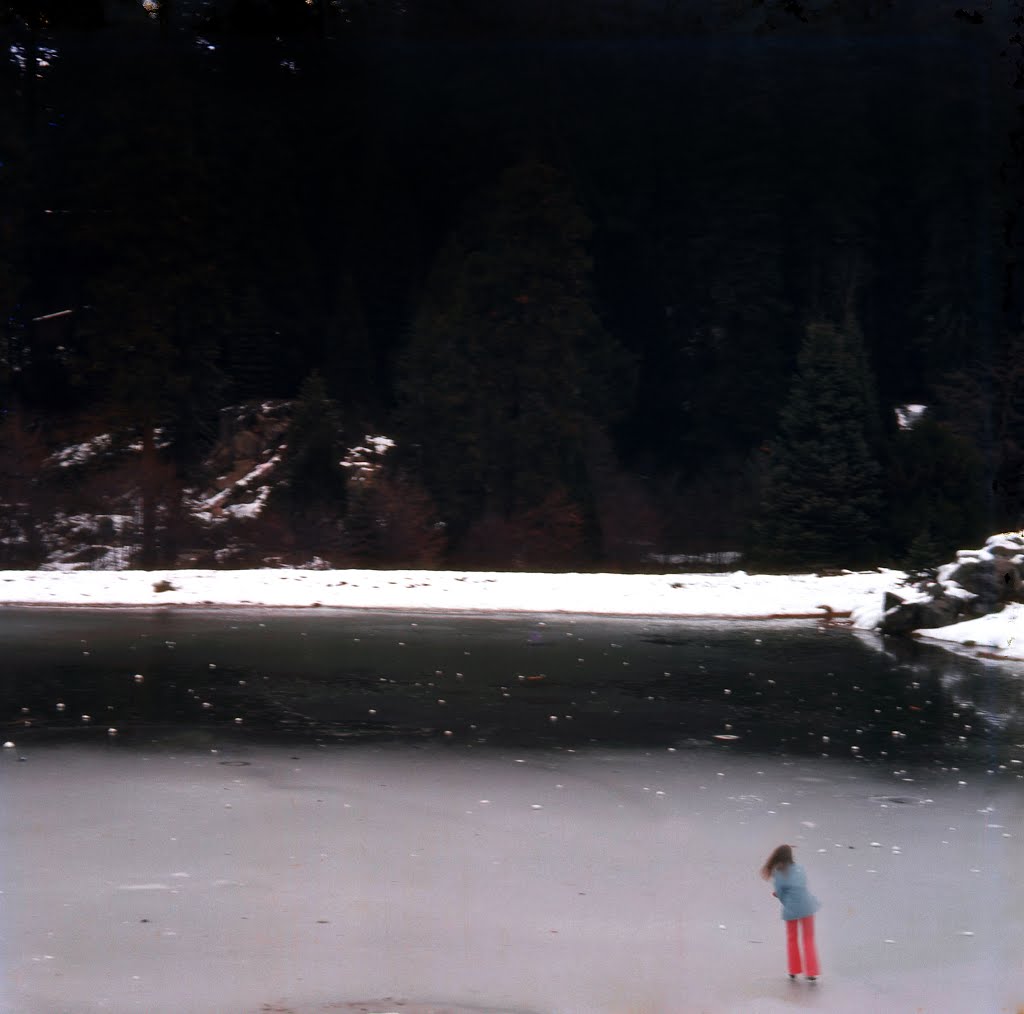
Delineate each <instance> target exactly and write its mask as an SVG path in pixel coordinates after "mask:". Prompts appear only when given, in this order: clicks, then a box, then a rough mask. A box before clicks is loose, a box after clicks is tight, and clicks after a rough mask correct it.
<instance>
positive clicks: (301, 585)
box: [0, 569, 904, 626]
mask: <svg viewBox="0 0 1024 1014" xmlns="http://www.w3.org/2000/svg"><path fill="white" fill-rule="evenodd" d="M903 578H904V575H903V574H902V573H901V572H899V571H893V570H886V571H867V572H858V573H845V574H840V575H837V576H831V577H817V576H815V575H813V574H809V575H788V576H787V575H753V574H747V573H744V572H743V571H737V572H735V573H731V574H521V573H481V572H468V573H461V572H456V571H427V570H421V571H416V570H409V571H377V570H316V571H313V570H280V569H276V570H222V571H221V570H170V571H74V572H56V571H0V604H5V605H48V606H58V605H72V606H101V605H102V606H167V605H176V606H203V605H216V606H229V607H231V606H234V607H239V606H242V607H250V606H284V607H302V606H325V607H331V608H343V609H398V610H443V611H469V612H531V613H550V612H572V613H587V614H594V615H611V616H614V615H620V616H686V617H708V618H711V617H731V616H736V617H747V618H755V617H762V618H769V617H776V616H779V617H784V616H807V615H819V614H821V615H824V614H825V613H826V612H827V609H831V610H832V611H833V612H836V613H848V612H850V611H853V612H854V613H855V615H856V617H857V623H858V625H861V626H871V619H872V617H873V616H875V615H876V614H879V613H880V610H881V605H882V599H883V596H884V593H885V592H886V591H889V590H891V589H893V588H896V587H897V586H898V585H899V583H900V581H902V580H903ZM157 588H164V589H165V590H163V591H157V590H156V589H157ZM826 607H827V609H826Z"/></svg>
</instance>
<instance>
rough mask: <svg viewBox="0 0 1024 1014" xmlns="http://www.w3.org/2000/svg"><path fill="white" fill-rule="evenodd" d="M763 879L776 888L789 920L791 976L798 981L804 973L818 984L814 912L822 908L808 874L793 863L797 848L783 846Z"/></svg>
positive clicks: (768, 864) (764, 870) (763, 872)
mask: <svg viewBox="0 0 1024 1014" xmlns="http://www.w3.org/2000/svg"><path fill="white" fill-rule="evenodd" d="M761 877H762V878H763V879H764V880H770V881H771V882H772V886H773V887H774V888H775V890H774V891H772V894H773V895H774V896H775V897H776V898H778V899H779V901H780V902H781V903H782V918H783V919H785V920H786V953H787V959H788V961H789V977H790V978H791V979H795V978H796V977H797V975H798V974H799V973H800V972H801V971H804V972H806V975H807V978H808V979H809V980H810V981H811V982H814V980H815V979H817V978H818V976H819V975H820V974H821V972H820V970H819V967H818V952H817V950H816V949H815V946H814V913H815V912H817V911H818V909H819V908H821V905H820V904H819V903H818V899H817V898H815V897H814V895H813V894H811V893H810V892H809V891H808V890H807V874H806V873H804V868H803V867H802V866H800V865H799V863H795V862H793V846H792V845H780V846H779V847H778V848H776V849H775V850H774V851H773V852H772V854H771V855H770V856H769V857H768V859H767V861H766V862H765V864H764V866H762V867H761ZM798 933H799V934H800V935H801V936H802V937H803V962H802V963H801V960H800V941H799V940H798V939H797V935H798Z"/></svg>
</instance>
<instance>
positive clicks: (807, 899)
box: [772, 863, 821, 921]
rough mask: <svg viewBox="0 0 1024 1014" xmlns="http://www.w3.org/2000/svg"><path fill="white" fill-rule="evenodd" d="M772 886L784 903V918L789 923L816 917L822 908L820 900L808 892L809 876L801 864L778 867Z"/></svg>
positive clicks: (773, 876)
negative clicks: (794, 920)
mask: <svg viewBox="0 0 1024 1014" xmlns="http://www.w3.org/2000/svg"><path fill="white" fill-rule="evenodd" d="M772 886H773V887H774V888H775V894H776V895H777V896H778V899H779V901H780V902H781V903H782V918H783V919H786V920H787V921H788V920H790V919H803V918H804V917H805V916H808V915H814V913H815V912H817V911H818V909H819V908H821V905H820V904H819V902H818V899H817V898H815V897H814V895H813V894H811V892H810V891H808V890H807V874H806V873H804V868H803V867H802V866H801V865H800V864H799V863H793V865H792V866H780V867H776V869H775V872H774V873H773V874H772Z"/></svg>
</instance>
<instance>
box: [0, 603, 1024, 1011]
mask: <svg viewBox="0 0 1024 1014" xmlns="http://www.w3.org/2000/svg"><path fill="white" fill-rule="evenodd" d="M0 642H2V644H3V648H4V655H3V660H4V673H3V676H4V679H3V682H2V697H0V703H2V705H3V708H4V718H5V720H6V722H7V726H8V729H9V730H10V732H9V733H8V735H9V736H10V737H11V739H10V742H12V743H15V745H14V746H12V747H10V748H8V749H4V750H3V752H2V753H0V793H2V798H3V801H4V807H3V811H2V813H3V821H2V825H0V891H2V894H0V906H2V908H0V911H2V919H0V954H2V960H3V963H4V968H3V973H4V974H3V979H2V982H3V986H2V987H0V988H2V992H0V1010H3V1011H5V1012H10V1014H53V1012H68V1014H87V1012H93V1011H109V1012H115V1014H121V1012H135V1011H142V1012H148V1014H270V1012H276V1014H285V1012H292V1014H320V1012H327V1011H352V1012H357V1011H361V1012H364V1014H368V1012H377V1014H386V1012H403V1014H428V1012H431V1014H444V1012H449V1014H476V1012H488V1014H501V1012H507V1014H699V1012H706V1014H726V1012H729V1014H732V1012H735V1014H741V1012H742V1014H753V1012H761V1014H779V1012H788V1011H799V1010H817V1011H821V1012H824V1014H853V1012H857V1014H863V1012H866V1011H872V1012H873V1011H879V1012H889V1011H892V1012H908V1014H918V1012H920V1014H996V1012H999V1014H1002V1012H1008V1014H1019V1011H1020V1010H1021V1009H1022V1007H1024V962H1022V950H1021V947H1020V941H1021V940H1024V886H1022V884H1021V878H1020V870H1021V869H1024V849H1022V845H1021V835H1022V833H1024V831H1022V823H1021V817H1022V815H1024V814H1022V810H1024V778H1022V775H1024V736H1022V735H1021V702H1022V696H1021V688H1020V684H1019V682H1018V679H1019V677H1017V675H1016V674H1015V673H1014V672H1013V671H1012V670H1009V669H1007V667H1006V665H1005V663H1001V664H1000V665H998V666H989V665H986V663H984V662H983V661H980V660H975V659H963V658H957V657H955V656H951V655H948V654H947V653H945V652H942V651H940V650H937V649H931V650H929V649H926V648H917V647H914V646H912V645H911V646H907V654H906V656H905V657H901V658H894V657H888V656H886V655H885V654H884V653H883V652H881V651H880V650H879V647H878V642H876V641H874V640H872V639H871V638H870V637H868V636H867V635H861V636H860V637H858V636H855V635H853V634H850V633H849V632H846V631H837V630H834V629H818V628H816V627H815V626H814V625H813V624H803V625H779V626H774V625H773V626H763V625H762V626H754V627H744V626H740V625H736V624H703V625H694V624H689V625H686V624H679V623H674V622H670V621H667V620H660V621H653V620H629V621H626V620H598V619H596V618H590V619H587V618H576V619H573V618H568V617H560V618H557V619H556V618H554V617H547V618H540V617H522V616H520V617H491V618H488V619H483V618H479V617H478V618H465V617H463V618H457V619H452V618H446V617H443V616H438V617H434V618H432V619H427V618H425V617H423V616H418V617H417V616H405V617H402V616H399V615H392V616H389V617H368V616H366V615H365V614H364V615H362V616H344V615H340V614H339V615H328V614H326V613H320V612H318V613H316V614H313V615H310V614H308V613H307V614H304V615H302V616H301V617H297V616H288V615H287V614H285V615H282V614H272V613H266V614H263V613H246V614H237V615H230V614H217V615H215V616H201V615H190V614H187V613H185V614H177V615H175V614H144V613H133V614H130V615H126V616H118V615H117V614H112V613H109V612H107V613H103V614H90V613H87V612H72V613H66V612H65V613H52V614H50V613H43V612H37V611H30V612H25V613H19V612H17V611H8V612H6V613H3V614H0ZM538 677H543V678H538ZM86 712H87V713H88V714H89V718H90V720H89V721H87V722H85V721H83V718H82V716H83V713H86ZM235 719H241V720H242V721H241V722H236V721H235ZM553 719H556V720H555V721H553ZM26 723H30V724H26ZM108 728H110V729H116V734H114V735H108V732H107V730H108ZM448 733H450V734H451V735H447V734H448ZM894 733H898V735H894ZM733 737H735V738H733ZM783 841H788V842H790V843H792V844H794V845H796V846H797V849H798V852H797V854H798V858H799V860H800V861H801V862H802V863H803V864H804V866H805V867H806V868H807V871H808V874H809V877H810V881H811V886H812V889H813V890H814V893H815V894H817V895H818V896H819V897H820V898H821V900H822V902H823V908H822V910H821V913H820V915H819V916H818V920H817V922H818V938H819V950H820V952H821V957H822V963H823V978H822V979H821V981H819V982H818V983H817V984H814V985H811V984H808V983H806V982H802V981H801V982H798V983H795V984H794V983H791V982H789V980H788V979H787V978H786V975H785V963H784V927H783V924H782V922H781V920H780V919H779V912H778V904H777V902H776V901H775V900H774V899H773V898H772V897H771V894H770V887H768V886H767V885H766V884H764V882H762V881H761V880H760V879H759V878H758V876H757V869H758V867H759V866H760V864H761V862H763V860H764V858H765V857H766V855H767V853H768V852H769V851H770V849H771V848H772V847H773V846H775V845H777V844H779V843H780V842H783Z"/></svg>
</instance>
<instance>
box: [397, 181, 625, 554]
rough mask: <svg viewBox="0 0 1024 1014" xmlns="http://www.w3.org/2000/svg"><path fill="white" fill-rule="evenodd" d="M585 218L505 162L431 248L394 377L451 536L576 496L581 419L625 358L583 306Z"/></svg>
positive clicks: (597, 414) (608, 395)
mask: <svg viewBox="0 0 1024 1014" xmlns="http://www.w3.org/2000/svg"><path fill="white" fill-rule="evenodd" d="M590 234H591V224H590V222H589V220H588V218H587V216H586V215H585V213H584V212H583V210H582V208H581V207H580V206H579V204H578V203H577V202H576V199H575V198H574V196H573V194H572V191H571V189H570V188H569V186H568V184H567V182H566V181H565V180H564V179H563V178H562V177H561V176H560V175H559V174H558V173H557V172H556V171H555V170H554V169H552V168H551V167H550V166H547V165H545V164H543V163H541V162H537V161H527V162H524V163H522V164H520V165H517V166H516V167H514V168H512V169H510V170H508V171H507V172H506V173H505V174H504V175H503V176H502V178H501V180H500V182H499V184H498V186H497V187H496V188H495V189H494V190H492V191H491V192H490V193H489V194H488V195H486V197H485V199H484V201H483V202H482V204H481V205H480V206H478V207H477V208H476V209H473V211H472V212H471V213H470V214H469V215H467V217H466V220H465V222H464V224H463V226H462V229H461V230H460V231H459V233H458V235H457V236H456V237H454V238H453V239H452V240H451V241H450V242H449V243H448V245H447V246H446V248H445V249H444V250H443V251H442V253H441V255H440V258H439V261H438V264H437V266H436V268H435V271H434V275H433V278H432V280H431V282H430V284H429V285H428V288H427V291H426V293H425V296H424V299H423V302H422V304H421V309H420V312H419V314H418V317H417V319H416V322H415V325H414V328H413V334H412V339H411V342H410V345H409V347H408V350H407V352H406V355H405V357H404V362H403V364H402V373H401V378H400V394H401V397H402V406H401V410H402V423H403V425H402V428H403V431H404V434H405V437H404V440H401V441H400V442H399V446H400V447H403V446H404V447H405V448H407V449H410V450H411V451H412V455H413V458H414V461H415V464H416V466H417V468H418V471H419V473H420V475H421V476H422V478H423V480H424V481H425V483H426V484H427V486H428V488H429V489H430V491H431V493H432V495H433V497H434V498H435V500H436V502H437V504H438V506H439V508H440V510H441V512H442V516H443V517H444V519H445V521H446V523H447V524H448V525H449V530H450V532H451V534H452V536H453V537H454V538H455V539H458V538H459V537H461V536H462V535H463V534H464V533H465V531H466V529H467V527H468V525H469V524H470V523H471V522H472V521H473V520H474V519H475V518H478V517H480V516H481V515H482V514H484V513H485V512H487V513H489V514H497V515H499V516H501V517H505V518H508V517H511V516H513V515H515V514H518V513H522V512H525V511H526V510H528V509H530V508H532V507H536V506H538V505H539V504H541V503H542V502H543V501H544V499H545V497H546V496H547V495H548V493H549V491H550V490H551V489H552V488H553V487H554V486H555V485H557V484H559V483H562V484H564V485H565V486H566V489H567V494H568V496H569V497H570V498H571V499H572V500H575V502H576V503H577V504H583V505H584V506H585V507H586V502H587V500H588V498H589V487H588V479H587V476H586V471H585V466H584V445H585V439H586V432H587V426H588V422H589V421H590V420H593V421H596V422H597V424H598V425H606V424H607V423H608V421H609V419H610V418H611V417H612V415H613V412H614V407H615V397H614V395H613V391H614V390H615V388H616V386H617V385H618V386H619V389H620V390H621V389H626V390H628V388H629V371H628V369H627V367H626V365H625V363H624V357H623V356H622V354H621V352H620V350H619V349H618V346H617V345H616V344H615V342H614V341H613V340H612V339H611V337H610V336H609V335H608V334H607V332H606V331H605V330H604V328H603V327H602V325H601V322H600V320H599V318H598V315H597V312H596V310H595V308H594V304H593V300H592V293H591V285H590V274H591V260H590V256H589V255H588V253H587V241H588V239H589V237H590Z"/></svg>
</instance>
